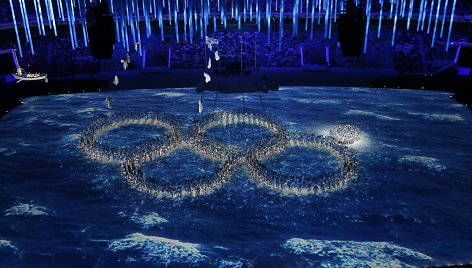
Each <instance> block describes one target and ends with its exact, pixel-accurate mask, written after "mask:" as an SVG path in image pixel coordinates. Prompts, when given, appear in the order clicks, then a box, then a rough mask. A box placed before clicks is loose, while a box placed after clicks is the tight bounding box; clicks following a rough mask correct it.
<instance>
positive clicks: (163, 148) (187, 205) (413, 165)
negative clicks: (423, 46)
mask: <svg viewBox="0 0 472 268" xmlns="http://www.w3.org/2000/svg"><path fill="white" fill-rule="evenodd" d="M107 97H111V102H108V106H109V107H107V103H106V102H105V99H106V98H107ZM200 97H202V99H203V105H204V109H203V113H198V100H199V99H200ZM23 102H24V104H23V105H22V106H20V107H18V108H16V109H15V110H13V111H11V112H10V113H9V114H7V115H6V116H5V117H3V118H2V119H0V163H1V164H0V174H1V175H0V176H1V177H0V179H1V184H0V185H1V187H0V210H1V214H0V215H1V216H0V259H1V260H2V265H7V266H8V265H13V264H15V265H20V266H22V265H23V266H37V265H56V266H65V265H66V264H70V263H74V264H76V265H79V266H95V267H117V266H125V267H126V266H129V267H131V266H135V265H142V264H147V265H158V266H162V265H166V266H167V265H168V266H175V265H177V266H188V265H192V266H204V267H207V266H216V267H251V266H255V267H259V266H269V267H281V266H282V267H285V266H300V267H304V266H314V267H317V266H342V267H346V266H350V267H363V266H376V265H378V266H389V267H391V266H410V265H411V266H426V265H437V264H448V263H465V262H470V261H472V252H471V251H470V248H472V242H471V241H472V227H471V224H470V222H471V220H472V218H471V217H472V216H471V215H472V213H471V212H472V211H471V208H472V199H471V198H470V196H471V194H472V181H471V179H470V167H471V166H472V156H471V155H470V152H472V142H471V141H470V136H471V135H472V125H471V119H472V116H471V114H470V111H469V110H467V109H466V108H464V107H463V106H461V105H459V104H456V103H455V102H454V101H453V100H451V99H450V98H449V94H447V93H444V92H425V91H410V90H385V89H364V88H315V87H287V88H282V89H281V90H279V91H277V92H271V93H269V94H262V95H259V94H257V93H252V94H244V95H242V94H231V95H225V94H219V95H217V94H216V93H215V92H207V93H205V94H204V95H203V96H202V95H200V94H197V93H196V92H195V90H194V89H190V88H183V89H148V90H133V91H119V92H103V93H87V94H74V95H59V96H44V97H32V98H28V99H24V100H23Z"/></svg>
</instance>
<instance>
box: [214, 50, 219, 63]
mask: <svg viewBox="0 0 472 268" xmlns="http://www.w3.org/2000/svg"><path fill="white" fill-rule="evenodd" d="M219 60H220V56H219V55H218V50H217V51H215V61H219Z"/></svg>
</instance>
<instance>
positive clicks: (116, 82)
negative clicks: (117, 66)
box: [113, 75, 120, 86]
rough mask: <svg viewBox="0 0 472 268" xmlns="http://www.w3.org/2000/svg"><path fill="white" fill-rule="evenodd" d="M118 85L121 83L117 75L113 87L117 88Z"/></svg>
mask: <svg viewBox="0 0 472 268" xmlns="http://www.w3.org/2000/svg"><path fill="white" fill-rule="evenodd" d="M118 83H120V80H118V76H116V75H115V79H113V85H115V86H117V85H118Z"/></svg>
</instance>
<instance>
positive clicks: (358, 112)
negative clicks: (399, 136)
mask: <svg viewBox="0 0 472 268" xmlns="http://www.w3.org/2000/svg"><path fill="white" fill-rule="evenodd" d="M346 114H347V115H362V116H369V117H374V118H377V119H380V120H389V121H391V120H400V119H398V118H396V117H392V116H386V115H382V114H377V113H374V112H371V111H361V110H349V111H347V112H346Z"/></svg>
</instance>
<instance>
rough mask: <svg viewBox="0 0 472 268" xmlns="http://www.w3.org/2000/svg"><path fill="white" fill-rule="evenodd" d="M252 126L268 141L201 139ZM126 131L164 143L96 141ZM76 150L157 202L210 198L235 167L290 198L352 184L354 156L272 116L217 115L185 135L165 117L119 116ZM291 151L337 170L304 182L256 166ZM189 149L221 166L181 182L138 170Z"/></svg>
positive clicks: (87, 134) (88, 133)
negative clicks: (219, 130) (311, 153)
mask: <svg viewBox="0 0 472 268" xmlns="http://www.w3.org/2000/svg"><path fill="white" fill-rule="evenodd" d="M243 123H244V124H251V125H257V126H261V127H264V128H267V129H268V130H269V131H270V133H271V135H270V136H269V137H263V138H260V139H258V140H256V141H255V142H254V143H252V144H251V145H249V146H247V147H246V148H238V147H235V146H231V145H225V144H223V143H221V142H219V141H217V140H215V139H212V138H209V137H207V136H206V135H205V133H206V131H207V130H209V129H211V128H213V127H216V126H225V125H229V124H243ZM127 125H152V126H159V127H163V128H165V129H166V130H167V133H166V135H165V136H164V137H162V138H159V139H153V140H150V141H145V142H142V143H140V144H138V145H136V146H134V147H133V148H129V149H126V150H125V149H113V148H106V147H105V146H103V145H101V144H99V143H98V142H97V139H98V138H99V137H100V136H101V135H103V134H104V133H106V132H108V131H110V130H113V129H117V128H120V127H123V126H127ZM79 144H80V145H79V146H80V148H81V149H82V150H83V151H84V153H85V154H86V155H87V156H88V157H90V158H92V159H94V160H98V161H101V162H105V163H120V164H121V167H122V174H123V177H124V178H125V179H126V181H127V182H128V184H129V185H130V187H131V188H133V189H136V190H138V191H141V192H145V193H148V194H151V195H154V196H156V197H158V198H177V197H185V196H198V195H204V194H210V193H212V192H214V191H215V190H217V189H219V188H221V187H222V186H223V185H224V184H226V183H227V182H229V181H231V179H232V178H233V174H234V172H235V171H236V170H237V169H238V167H240V166H243V167H244V169H245V170H246V173H247V174H248V175H249V176H250V177H251V179H252V180H253V181H254V182H255V183H257V184H258V185H259V186H263V187H266V188H268V189H270V190H272V191H273V192H278V193H282V194H291V195H310V194H320V193H324V192H332V191H336V190H338V189H341V188H344V187H345V186H346V185H347V184H348V183H349V181H351V180H353V179H355V178H357V170H358V167H357V160H356V155H355V152H354V151H353V150H351V149H349V148H348V147H346V146H344V145H343V143H342V142H340V141H337V140H336V139H335V138H334V137H331V136H328V137H324V136H316V135H312V134H301V133H289V132H288V131H287V130H286V128H285V127H284V125H283V123H282V122H280V121H279V120H277V119H276V118H273V117H272V116H270V115H268V114H265V113H260V112H257V111H254V110H250V109H238V110H233V111H222V112H216V113H212V114H208V115H204V116H202V117H200V118H199V119H198V120H196V121H194V122H193V123H191V125H190V126H189V128H188V131H187V133H186V134H184V133H183V132H182V128H181V126H180V122H179V120H178V119H177V118H176V117H174V116H172V115H168V114H164V113H144V114H119V115H112V116H109V117H104V118H99V119H97V120H95V121H94V122H93V123H92V124H91V125H90V126H89V127H88V128H87V129H86V130H85V131H84V132H82V134H81V136H80V142H79ZM291 146H300V147H315V148H319V149H322V150H325V151H327V152H329V153H331V154H332V155H333V156H335V157H337V158H338V159H339V160H340V162H341V163H342V164H341V168H340V169H339V170H336V171H334V172H332V173H330V174H329V175H327V176H321V177H319V178H318V177H316V178H303V177H299V176H297V175H290V176H285V175H284V176H282V175H280V174H277V173H275V172H273V171H271V170H268V169H267V168H266V167H265V166H264V165H263V164H262V163H261V161H263V160H265V159H267V158H269V157H271V156H273V155H277V154H279V153H281V152H282V151H284V150H285V149H287V148H288V147H291ZM183 147H186V148H191V149H193V150H194V151H195V152H197V153H199V154H200V155H202V156H204V157H208V158H212V159H215V160H219V161H221V162H222V163H223V164H222V165H221V167H220V168H219V170H218V171H217V172H216V174H214V175H213V176H211V177H198V178H193V179H191V180H185V182H182V181H178V180H173V181H163V180H159V179H150V178H148V177H146V176H145V175H144V174H143V172H142V170H141V168H140V166H141V165H142V164H143V163H145V162H148V161H152V160H154V159H157V158H160V157H166V156H168V155H169V154H171V153H172V152H173V151H174V150H176V149H178V148H183Z"/></svg>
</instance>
